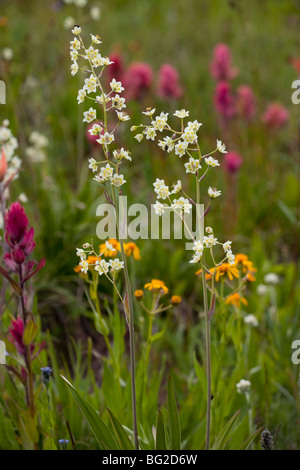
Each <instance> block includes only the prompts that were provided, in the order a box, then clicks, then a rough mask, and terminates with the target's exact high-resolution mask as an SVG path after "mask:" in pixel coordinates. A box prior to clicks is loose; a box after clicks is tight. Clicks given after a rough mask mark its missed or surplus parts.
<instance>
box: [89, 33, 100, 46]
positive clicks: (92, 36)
mask: <svg viewBox="0 0 300 470" xmlns="http://www.w3.org/2000/svg"><path fill="white" fill-rule="evenodd" d="M91 38H92V42H93V43H94V44H101V43H102V41H100V38H99V36H94V35H93V34H91Z"/></svg>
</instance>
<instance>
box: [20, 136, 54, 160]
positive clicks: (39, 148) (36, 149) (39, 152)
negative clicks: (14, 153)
mask: <svg viewBox="0 0 300 470" xmlns="http://www.w3.org/2000/svg"><path fill="white" fill-rule="evenodd" d="M29 142H30V144H31V145H30V146H29V147H27V148H26V150H25V153H26V155H27V157H28V158H29V160H30V161H31V162H33V163H40V162H44V161H45V160H46V153H45V149H46V147H48V145H49V142H48V139H47V137H45V136H44V135H43V134H40V132H38V131H32V133H31V134H30V136H29Z"/></svg>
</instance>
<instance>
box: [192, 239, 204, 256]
mask: <svg viewBox="0 0 300 470" xmlns="http://www.w3.org/2000/svg"><path fill="white" fill-rule="evenodd" d="M203 248H204V247H203V244H202V243H201V241H200V240H196V241H194V246H193V250H194V251H195V252H196V254H197V255H200V256H202V254H203Z"/></svg>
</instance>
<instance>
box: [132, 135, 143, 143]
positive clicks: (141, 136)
mask: <svg viewBox="0 0 300 470" xmlns="http://www.w3.org/2000/svg"><path fill="white" fill-rule="evenodd" d="M134 138H135V139H136V140H137V141H138V142H141V141H142V140H143V138H144V136H143V134H137V135H135V136H134Z"/></svg>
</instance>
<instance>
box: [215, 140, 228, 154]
mask: <svg viewBox="0 0 300 470" xmlns="http://www.w3.org/2000/svg"><path fill="white" fill-rule="evenodd" d="M217 149H218V150H219V152H221V153H227V150H226V145H225V144H222V142H221V140H217Z"/></svg>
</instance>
